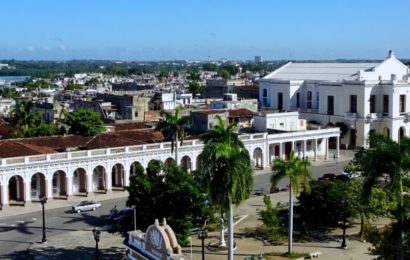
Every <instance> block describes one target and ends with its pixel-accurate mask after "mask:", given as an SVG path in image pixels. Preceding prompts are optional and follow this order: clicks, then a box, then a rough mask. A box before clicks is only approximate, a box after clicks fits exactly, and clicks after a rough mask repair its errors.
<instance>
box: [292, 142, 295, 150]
mask: <svg viewBox="0 0 410 260" xmlns="http://www.w3.org/2000/svg"><path fill="white" fill-rule="evenodd" d="M295 143H296V141H292V151H293V152H294V153H295V152H296V151H295Z"/></svg>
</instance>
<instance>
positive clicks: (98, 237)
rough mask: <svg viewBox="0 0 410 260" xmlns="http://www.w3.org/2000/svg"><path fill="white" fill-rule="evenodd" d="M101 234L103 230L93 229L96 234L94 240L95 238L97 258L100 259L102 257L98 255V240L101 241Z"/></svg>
mask: <svg viewBox="0 0 410 260" xmlns="http://www.w3.org/2000/svg"><path fill="white" fill-rule="evenodd" d="M100 234H101V232H100V231H99V230H97V229H95V227H94V229H93V235H94V240H95V259H96V260H98V259H100V258H99V256H98V242H100Z"/></svg>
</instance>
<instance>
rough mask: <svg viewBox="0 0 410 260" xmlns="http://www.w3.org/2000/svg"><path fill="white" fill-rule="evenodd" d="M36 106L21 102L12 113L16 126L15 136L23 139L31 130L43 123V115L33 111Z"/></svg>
mask: <svg viewBox="0 0 410 260" xmlns="http://www.w3.org/2000/svg"><path fill="white" fill-rule="evenodd" d="M33 108H34V104H33V103H32V102H30V101H26V100H23V101H21V102H19V103H18V104H17V105H16V107H15V109H14V110H13V111H12V118H11V119H12V122H13V123H14V125H15V126H16V131H15V133H14V135H15V136H18V137H22V136H24V134H25V133H26V132H27V131H28V130H29V128H31V127H34V126H35V125H37V124H38V123H39V122H40V121H41V114H40V113H39V112H34V111H33Z"/></svg>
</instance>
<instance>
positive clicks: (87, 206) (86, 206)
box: [73, 200, 101, 213]
mask: <svg viewBox="0 0 410 260" xmlns="http://www.w3.org/2000/svg"><path fill="white" fill-rule="evenodd" d="M100 207H101V203H100V202H95V201H92V200H85V201H81V202H80V203H78V204H77V205H75V206H73V211H75V212H77V213H80V212H83V211H88V210H92V211H95V210H96V209H98V208H100Z"/></svg>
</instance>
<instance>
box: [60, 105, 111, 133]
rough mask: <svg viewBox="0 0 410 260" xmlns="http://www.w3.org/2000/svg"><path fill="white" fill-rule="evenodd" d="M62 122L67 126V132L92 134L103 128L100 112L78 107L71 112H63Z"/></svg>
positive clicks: (99, 131)
mask: <svg viewBox="0 0 410 260" xmlns="http://www.w3.org/2000/svg"><path fill="white" fill-rule="evenodd" d="M64 117H65V118H64V123H65V124H67V125H68V126H69V128H70V129H69V131H68V132H69V133H70V134H76V135H84V136H93V135H96V134H99V133H101V132H103V131H104V130H105V125H104V122H103V121H102V120H101V118H100V114H99V113H97V112H94V111H92V110H91V109H84V108H80V109H77V110H75V111H73V112H66V113H64Z"/></svg>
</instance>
